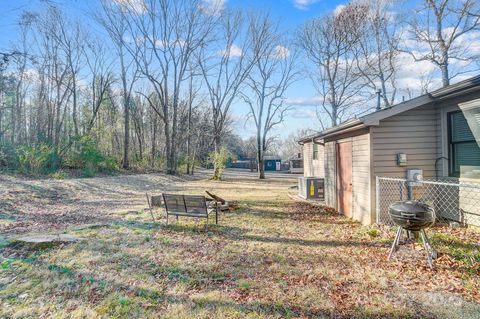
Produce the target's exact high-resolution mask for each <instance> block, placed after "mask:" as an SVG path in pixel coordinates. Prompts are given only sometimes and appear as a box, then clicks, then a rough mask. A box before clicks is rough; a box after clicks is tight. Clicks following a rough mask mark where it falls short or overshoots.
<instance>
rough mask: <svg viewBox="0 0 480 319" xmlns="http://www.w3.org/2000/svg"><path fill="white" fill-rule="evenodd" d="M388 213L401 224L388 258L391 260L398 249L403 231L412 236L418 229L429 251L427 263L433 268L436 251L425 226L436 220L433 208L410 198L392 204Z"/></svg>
mask: <svg viewBox="0 0 480 319" xmlns="http://www.w3.org/2000/svg"><path fill="white" fill-rule="evenodd" d="M388 213H389V214H390V217H391V218H392V220H393V221H394V222H395V224H397V225H398V226H399V227H398V231H397V234H396V236H395V239H394V241H393V244H392V248H391V249H390V254H389V255H388V260H390V258H391V257H392V256H393V254H394V253H395V251H396V250H397V249H398V245H399V244H400V238H401V237H402V233H403V231H406V233H407V237H410V232H411V231H418V232H419V233H420V237H421V238H422V242H423V247H424V248H425V251H426V253H427V263H428V265H429V266H430V267H431V268H432V260H433V256H434V252H433V250H432V247H431V246H430V243H429V241H428V237H427V234H426V233H425V228H427V227H429V226H431V225H433V223H434V222H435V213H434V211H433V209H432V208H431V207H430V206H428V205H427V204H425V203H422V202H420V201H416V200H408V201H400V202H395V203H393V204H391V205H390V207H389V209H388Z"/></svg>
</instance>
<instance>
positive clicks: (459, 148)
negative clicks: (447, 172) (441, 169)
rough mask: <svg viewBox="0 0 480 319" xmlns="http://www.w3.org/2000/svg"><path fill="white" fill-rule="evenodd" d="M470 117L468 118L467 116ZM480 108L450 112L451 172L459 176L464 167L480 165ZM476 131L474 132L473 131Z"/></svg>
mask: <svg viewBox="0 0 480 319" xmlns="http://www.w3.org/2000/svg"><path fill="white" fill-rule="evenodd" d="M465 117H467V118H468V121H467V119H466V118H465ZM479 126H480V108H476V109H473V110H468V111H465V113H464V112H454V113H450V143H451V154H450V158H451V165H452V166H451V170H452V171H451V173H452V175H454V176H459V174H460V171H461V170H462V167H465V166H478V167H480V146H479V142H478V141H479V140H478V138H477V140H476V139H475V135H478V134H479V132H480V131H479ZM472 131H473V132H475V134H474V133H472Z"/></svg>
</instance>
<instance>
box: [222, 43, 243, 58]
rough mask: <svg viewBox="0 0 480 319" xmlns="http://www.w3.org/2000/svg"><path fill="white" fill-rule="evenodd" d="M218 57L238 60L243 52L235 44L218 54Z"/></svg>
mask: <svg viewBox="0 0 480 319" xmlns="http://www.w3.org/2000/svg"><path fill="white" fill-rule="evenodd" d="M218 55H220V56H223V57H230V58H238V57H241V56H242V55H243V51H242V49H241V48H240V47H238V46H236V45H235V44H232V45H230V46H229V47H228V48H225V49H224V50H222V51H220V52H218Z"/></svg>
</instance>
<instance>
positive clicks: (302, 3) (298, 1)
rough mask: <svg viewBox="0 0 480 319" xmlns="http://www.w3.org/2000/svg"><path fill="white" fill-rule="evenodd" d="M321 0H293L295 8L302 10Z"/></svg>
mask: <svg viewBox="0 0 480 319" xmlns="http://www.w3.org/2000/svg"><path fill="white" fill-rule="evenodd" d="M318 1H320V0H292V2H293V5H294V6H295V8H297V9H300V10H307V9H308V7H309V6H310V5H312V4H314V3H316V2H318Z"/></svg>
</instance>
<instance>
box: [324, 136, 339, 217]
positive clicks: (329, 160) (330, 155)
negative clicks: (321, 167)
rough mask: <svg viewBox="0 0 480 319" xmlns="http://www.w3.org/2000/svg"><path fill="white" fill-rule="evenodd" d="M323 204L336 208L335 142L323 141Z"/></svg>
mask: <svg viewBox="0 0 480 319" xmlns="http://www.w3.org/2000/svg"><path fill="white" fill-rule="evenodd" d="M324 157H325V204H326V205H327V206H330V207H333V208H335V209H336V208H337V202H336V198H337V196H336V194H337V193H336V176H337V175H336V155H335V142H334V141H332V142H327V143H325V154H324Z"/></svg>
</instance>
